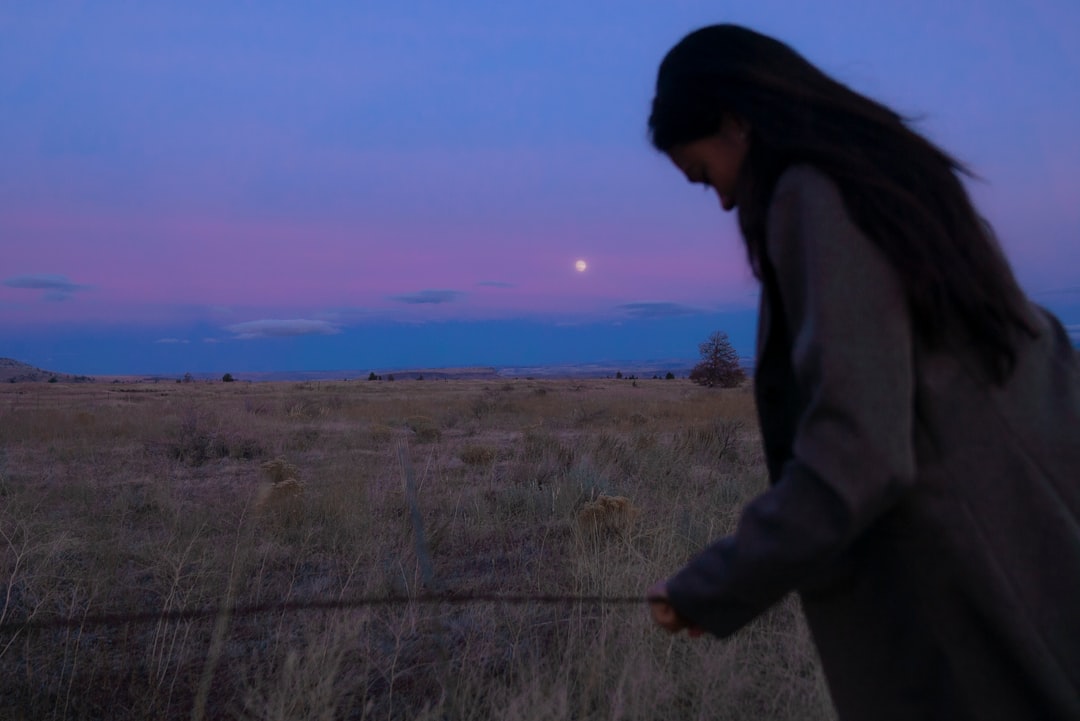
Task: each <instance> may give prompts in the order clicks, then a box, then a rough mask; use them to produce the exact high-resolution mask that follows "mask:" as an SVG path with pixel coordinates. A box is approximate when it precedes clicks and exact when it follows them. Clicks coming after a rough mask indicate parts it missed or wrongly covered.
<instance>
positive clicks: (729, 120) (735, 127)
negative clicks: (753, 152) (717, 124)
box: [721, 113, 750, 142]
mask: <svg viewBox="0 0 1080 721" xmlns="http://www.w3.org/2000/svg"><path fill="white" fill-rule="evenodd" d="M721 128H723V130H724V132H725V133H728V134H729V135H730V137H732V138H736V139H738V140H739V142H746V139H747V138H748V137H749V136H750V121H749V120H747V119H746V118H744V117H743V116H741V115H736V114H735V113H727V114H726V115H724V121H723V123H722V125H721Z"/></svg>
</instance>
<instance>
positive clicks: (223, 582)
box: [0, 381, 832, 721]
mask: <svg viewBox="0 0 1080 721" xmlns="http://www.w3.org/2000/svg"><path fill="white" fill-rule="evenodd" d="M754 429H755V423H754V420H753V408H752V400H751V397H750V395H749V393H748V392H746V391H745V390H735V391H716V390H706V389H701V388H698V387H695V386H692V385H690V384H688V383H686V382H682V381H639V382H638V383H637V384H636V387H635V386H634V385H631V384H630V383H628V382H626V381H506V382H501V381H500V382H481V381H450V382H442V381H424V382H401V381H398V382H393V383H389V382H381V383H379V382H367V381H360V382H334V383H278V384H259V385H250V384H238V383H233V384H183V385H175V386H174V385H172V384H160V385H153V384H140V385H108V386H105V385H91V386H63V385H60V384H37V385H29V384H24V385H18V384H16V385H12V386H10V387H7V388H0V619H2V620H3V621H11V620H24V619H47V618H57V617H79V616H80V615H93V614H98V613H107V612H115V611H121V610H137V611H170V610H185V609H199V608H206V607H215V606H221V605H226V606H228V605H231V604H252V603H263V602H268V601H274V602H276V601H282V600H294V601H302V600H306V599H341V598H350V597H354V596H361V595H379V594H416V593H420V592H423V591H428V590H431V589H432V587H434V588H435V589H437V590H438V591H440V592H443V593H449V594H455V593H456V594H468V593H487V594H492V593H507V594H511V593H512V594H545V595H550V594H581V595H610V596H627V595H631V596H635V595H641V594H642V593H643V592H644V589H645V588H647V587H648V586H649V585H650V584H651V583H652V582H653V581H655V580H656V579H658V578H663V577H665V576H667V575H669V574H670V573H671V572H672V571H673V570H675V569H676V568H678V567H679V566H680V565H681V564H682V563H683V562H685V560H686V559H687V558H688V557H689V556H690V555H691V554H693V553H694V552H695V551H696V550H698V549H699V548H701V547H702V546H703V545H705V544H706V543H708V542H709V540H710V539H713V538H715V537H717V536H719V535H721V534H723V533H725V532H726V531H728V530H730V528H731V527H732V526H733V524H734V523H735V519H736V517H737V513H738V509H739V507H740V506H741V505H742V504H743V503H744V502H745V501H746V500H748V499H749V498H751V497H752V496H753V495H754V494H756V493H757V492H759V491H760V489H761V488H763V486H764V483H765V472H764V468H763V465H762V460H761V457H760V451H759V450H758V440H757V436H756V431H755V430H754ZM613 499H614V500H613ZM417 519H419V521H417ZM417 522H419V523H420V524H421V527H422V531H423V538H424V543H423V544H418V543H417V526H416V523H417ZM424 556H428V559H427V560H425V559H424V558H423V557H424ZM428 562H430V565H428ZM0 718H12V719H20V718H26V719H50V718H53V719H92V718H110V719H135V718H161V719H172V718H177V719H179V718H208V719H217V718H236V719H265V720H267V721H278V720H283V719H309V718H310V719H328V720H329V719H473V718H483V719H487V718H500V719H509V720H514V719H520V720H522V721H538V720H540V719H567V718H573V719H706V718H707V719H762V718H773V719H800V720H802V719H828V718H832V713H831V711H830V709H829V705H828V701H827V697H826V693H825V690H824V687H823V684H822V681H821V677H820V673H819V671H818V667H817V662H816V657H815V654H814V651H813V648H812V645H811V643H810V641H809V638H808V636H807V632H806V629H805V627H804V625H803V623H802V621H801V619H800V617H799V614H798V612H797V607H796V605H795V603H794V602H793V601H792V600H790V599H789V600H788V601H785V602H784V603H782V604H780V605H779V606H778V607H777V608H775V609H774V610H773V611H771V612H770V613H769V614H767V615H766V616H765V617H763V618H762V619H760V620H759V621H757V622H755V623H754V624H753V625H751V626H750V627H748V628H747V629H745V630H744V631H743V632H741V633H740V634H738V635H736V636H735V637H734V638H732V639H729V640H726V641H722V642H721V641H715V640H701V641H695V642H691V641H689V640H687V639H685V638H670V637H668V636H666V635H665V634H663V633H661V632H658V631H657V630H656V629H655V628H653V627H652V626H651V624H650V622H649V620H648V616H647V611H646V608H645V605H644V603H643V604H642V605H641V606H640V607H637V606H629V607H628V606H604V605H599V606H597V605H572V604H569V605H565V606H560V605H540V604H525V605H509V604H500V603H477V604H473V605H445V606H437V605H408V606H397V607H394V606H387V607H384V606H377V607H367V608H356V609H348V610H344V611H334V612H330V611H319V612H304V613H274V614H265V615H262V616H257V617H235V618H234V617H230V616H228V615H227V614H226V615H221V616H217V617H214V618H211V619H208V620H187V621H177V620H169V621H165V620H162V621H160V622H158V623H154V624H143V625H128V626H125V627H119V628H102V627H85V628H72V629H60V630H56V629H53V630H46V631H23V632H19V633H16V634H13V635H11V634H9V635H8V636H5V637H0Z"/></svg>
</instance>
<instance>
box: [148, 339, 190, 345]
mask: <svg viewBox="0 0 1080 721" xmlns="http://www.w3.org/2000/svg"><path fill="white" fill-rule="evenodd" d="M154 342H155V343H163V344H165V345H169V344H175V343H187V342H188V341H186V340H184V339H183V338H158V339H157V340H156V341H154Z"/></svg>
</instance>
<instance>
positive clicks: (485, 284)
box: [477, 280, 516, 288]
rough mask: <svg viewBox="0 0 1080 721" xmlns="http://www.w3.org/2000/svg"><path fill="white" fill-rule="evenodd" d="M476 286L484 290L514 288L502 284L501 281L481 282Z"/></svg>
mask: <svg viewBox="0 0 1080 721" xmlns="http://www.w3.org/2000/svg"><path fill="white" fill-rule="evenodd" d="M477 285H479V286H482V287H484V288H514V287H516V286H515V285H514V284H513V283H504V282H502V281H501V280H482V281H480V282H479V283H477Z"/></svg>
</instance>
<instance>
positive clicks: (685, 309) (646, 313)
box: [616, 302, 701, 318]
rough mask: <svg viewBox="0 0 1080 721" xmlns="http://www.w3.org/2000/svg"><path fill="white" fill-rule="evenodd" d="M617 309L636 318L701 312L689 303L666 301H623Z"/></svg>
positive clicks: (668, 316) (664, 316)
mask: <svg viewBox="0 0 1080 721" xmlns="http://www.w3.org/2000/svg"><path fill="white" fill-rule="evenodd" d="M616 309H617V310H621V311H622V312H623V313H626V314H627V315H629V316H631V317H634V318H672V317H675V316H680V315H693V314H695V313H700V312H701V311H700V310H699V309H698V308H694V307H692V306H689V305H682V304H681V303H665V302H642V303H623V304H622V305H620V306H616Z"/></svg>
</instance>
